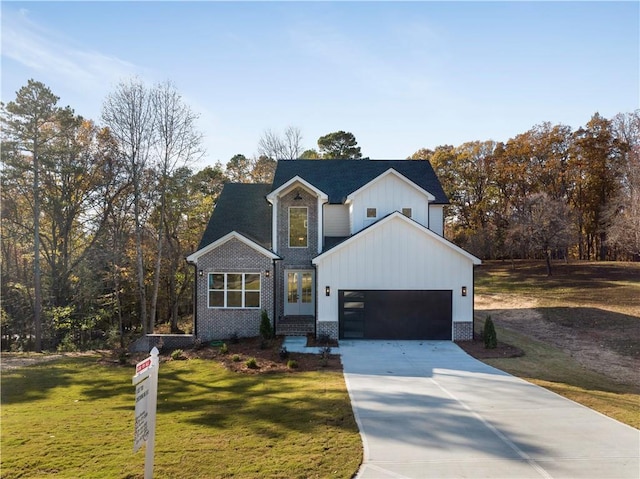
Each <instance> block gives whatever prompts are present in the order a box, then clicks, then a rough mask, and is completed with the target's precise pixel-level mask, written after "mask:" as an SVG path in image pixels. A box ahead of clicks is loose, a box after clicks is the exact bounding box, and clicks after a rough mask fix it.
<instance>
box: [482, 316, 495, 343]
mask: <svg viewBox="0 0 640 479" xmlns="http://www.w3.org/2000/svg"><path fill="white" fill-rule="evenodd" d="M482 338H483V339H484V347H485V349H495V348H496V347H497V346H498V336H497V335H496V328H495V326H494V325H493V321H492V320H491V316H487V319H485V321H484V329H483V330H482Z"/></svg>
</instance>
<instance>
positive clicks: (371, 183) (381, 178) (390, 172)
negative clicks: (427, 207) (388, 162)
mask: <svg viewBox="0 0 640 479" xmlns="http://www.w3.org/2000/svg"><path fill="white" fill-rule="evenodd" d="M391 175H392V176H394V177H396V178H398V179H400V180H401V181H402V182H404V183H406V184H407V185H408V186H409V187H411V188H413V189H415V190H416V191H418V192H419V193H420V194H422V195H424V196H425V198H426V199H427V201H429V202H431V201H434V200H435V199H436V197H435V196H434V195H432V194H431V193H430V192H429V191H427V190H425V189H424V188H422V187H420V186H418V185H417V184H416V183H414V182H413V181H411V180H410V179H409V178H407V177H406V176H404V175H402V174H401V173H398V172H397V171H396V170H395V169H393V168H389V169H388V170H387V171H385V172H384V173H382V174H381V175H379V176H377V177H375V178H374V179H372V180H371V181H369V182H368V183H366V184H365V185H363V186H361V187H360V188H358V189H357V190H355V191H354V192H352V193H350V194H349V195H348V196H347V199H346V203H350V202H352V201H353V199H354V198H355V197H356V196H358V195H359V194H361V193H362V192H363V191H365V190H367V189H369V188H371V187H373V186H374V185H376V184H378V183H380V182H383V181H384V180H385V179H386V178H388V177H389V176H391Z"/></svg>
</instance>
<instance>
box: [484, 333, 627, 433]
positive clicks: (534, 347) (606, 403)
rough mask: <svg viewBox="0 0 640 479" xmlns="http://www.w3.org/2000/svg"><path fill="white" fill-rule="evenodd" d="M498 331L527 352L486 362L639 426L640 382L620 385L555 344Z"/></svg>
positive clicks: (502, 338)
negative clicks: (515, 356)
mask: <svg viewBox="0 0 640 479" xmlns="http://www.w3.org/2000/svg"><path fill="white" fill-rule="evenodd" d="M476 327H478V325H476ZM496 331H497V334H498V340H499V341H504V342H505V343H508V344H511V345H512V346H516V347H518V348H520V349H522V350H523V351H524V353H525V354H524V356H520V357H517V358H497V359H484V360H483V361H484V362H486V363H487V364H490V365H491V366H494V367H496V368H498V369H501V370H502V371H506V372H508V373H509V374H513V375H514V376H518V377H521V378H523V379H526V380H527V381H530V382H532V383H534V384H538V385H539V386H542V387H544V388H547V389H549V390H551V391H553V392H555V393H557V394H560V395H561V396H565V397H567V398H569V399H571V400H573V401H576V402H578V403H580V404H584V405H585V406H587V407H590V408H591V409H594V410H596V411H599V412H601V413H602V414H605V415H607V416H609V417H612V418H614V419H617V420H618V421H620V422H623V423H625V424H628V425H630V426H633V427H635V428H640V385H638V384H636V385H633V384H628V385H626V384H620V383H619V382H615V381H613V380H611V379H610V378H609V377H607V376H606V375H604V374H600V373H597V372H594V371H591V370H589V369H586V368H584V367H583V366H581V365H580V364H579V363H578V362H577V361H576V360H575V359H573V358H572V357H571V356H570V355H569V354H567V353H566V352H564V351H562V350H560V349H558V348H556V347H554V346H551V345H548V344H545V343H542V342H540V341H536V340H533V339H531V338H529V337H526V336H524V335H522V334H518V333H516V332H513V331H510V330H508V329H505V328H501V327H499V326H496Z"/></svg>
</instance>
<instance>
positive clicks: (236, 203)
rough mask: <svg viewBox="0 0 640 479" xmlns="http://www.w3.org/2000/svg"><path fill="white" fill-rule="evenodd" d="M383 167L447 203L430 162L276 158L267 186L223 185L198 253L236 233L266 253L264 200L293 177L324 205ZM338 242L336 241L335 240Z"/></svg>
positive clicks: (268, 235)
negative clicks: (324, 200) (311, 189)
mask: <svg viewBox="0 0 640 479" xmlns="http://www.w3.org/2000/svg"><path fill="white" fill-rule="evenodd" d="M389 168H393V169H394V170H396V171H397V172H398V173H400V174H402V175H403V176H405V177H407V178H408V179H410V180H411V181H413V182H414V183H416V184H417V185H418V186H420V187H421V188H424V189H425V190H427V191H428V192H429V193H431V194H432V195H434V196H435V198H436V199H435V203H438V204H448V203H449V200H448V199H447V196H446V195H445V193H444V191H443V190H442V186H441V185H440V181H438V178H437V177H436V175H435V173H434V171H433V168H432V167H431V164H430V163H429V162H428V161H422V160H282V161H279V162H278V166H277V168H276V172H275V177H274V181H273V185H268V184H247V183H227V184H226V185H225V186H224V188H223V190H222V193H221V194H220V197H219V198H218V202H217V203H216V207H215V209H214V211H213V214H212V215H211V219H209V223H208V224H207V228H206V229H205V231H204V234H203V235H202V239H201V240H200V245H199V246H198V250H200V249H202V248H204V247H206V246H207V245H209V244H211V243H213V242H214V241H216V240H218V239H220V238H222V237H223V236H224V235H226V234H228V233H230V232H231V231H237V232H238V233H241V234H243V235H244V236H246V237H247V238H249V239H251V240H253V241H255V242H256V243H258V244H259V245H261V246H263V247H265V248H267V249H271V206H270V205H269V204H268V203H267V200H266V196H267V195H268V194H269V193H270V192H271V191H273V190H275V189H277V188H279V187H280V186H282V185H283V184H284V183H286V182H287V181H289V180H290V179H291V178H294V177H295V176H299V177H301V178H303V179H304V180H306V181H307V182H309V183H311V184H312V185H314V186H315V187H317V188H318V189H320V190H322V191H323V192H325V193H326V194H327V195H329V202H330V203H342V202H344V200H345V199H346V197H347V196H348V195H349V194H350V193H353V192H354V191H356V190H357V189H359V188H360V187H362V186H364V185H366V184H367V183H368V182H370V181H371V180H373V179H375V178H376V177H378V176H380V175H381V174H383V173H384V172H385V171H387V170H388V169H389ZM343 239H344V238H339V239H336V241H338V242H339V241H341V240H343Z"/></svg>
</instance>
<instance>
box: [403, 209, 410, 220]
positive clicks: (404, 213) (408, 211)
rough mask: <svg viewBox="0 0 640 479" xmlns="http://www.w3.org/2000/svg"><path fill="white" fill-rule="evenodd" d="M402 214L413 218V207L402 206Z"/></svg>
mask: <svg viewBox="0 0 640 479" xmlns="http://www.w3.org/2000/svg"><path fill="white" fill-rule="evenodd" d="M402 214H403V215H405V216H406V217H407V218H411V208H402Z"/></svg>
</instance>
